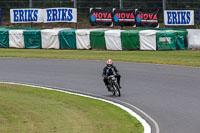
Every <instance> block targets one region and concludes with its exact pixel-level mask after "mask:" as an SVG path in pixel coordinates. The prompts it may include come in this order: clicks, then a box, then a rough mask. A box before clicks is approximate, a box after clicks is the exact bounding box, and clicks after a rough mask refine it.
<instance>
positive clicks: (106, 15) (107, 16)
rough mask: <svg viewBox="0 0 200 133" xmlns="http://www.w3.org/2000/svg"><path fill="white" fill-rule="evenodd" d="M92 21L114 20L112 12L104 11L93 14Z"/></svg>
mask: <svg viewBox="0 0 200 133" xmlns="http://www.w3.org/2000/svg"><path fill="white" fill-rule="evenodd" d="M91 21H92V22H95V21H102V22H112V14H111V13H102V12H98V13H97V12H96V13H93V14H91Z"/></svg>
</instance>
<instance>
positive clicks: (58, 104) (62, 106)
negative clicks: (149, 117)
mask: <svg viewBox="0 0 200 133" xmlns="http://www.w3.org/2000/svg"><path fill="white" fill-rule="evenodd" d="M143 130H144V129H143V127H142V125H141V124H140V123H139V121H137V120H136V119H135V118H134V117H132V116H131V115H130V114H128V113H127V112H125V111H124V110H122V109H120V108H119V107H116V106H114V105H112V104H109V103H105V102H102V101H99V100H94V99H90V98H85V97H80V96H75V95H71V94H66V93H62V92H57V91H52V90H45V89H41V88H35V87H34V88H33V87H27V86H22V85H10V84H4V83H0V133H50V132H55V133H142V132H143Z"/></svg>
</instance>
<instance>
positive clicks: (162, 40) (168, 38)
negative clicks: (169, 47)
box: [159, 37, 171, 43]
mask: <svg viewBox="0 0 200 133" xmlns="http://www.w3.org/2000/svg"><path fill="white" fill-rule="evenodd" d="M159 42H160V43H171V37H160V38H159Z"/></svg>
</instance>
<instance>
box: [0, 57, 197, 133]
mask: <svg viewBox="0 0 200 133" xmlns="http://www.w3.org/2000/svg"><path fill="white" fill-rule="evenodd" d="M114 64H115V65H116V66H117V68H118V69H119V71H120V74H121V76H122V83H121V84H122V87H123V88H122V90H121V92H122V96H121V97H114V96H111V93H109V92H108V91H107V90H106V88H105V87H104V84H103V81H102V77H101V74H102V69H103V67H104V65H105V62H103V61H79V60H62V59H25V58H0V81H9V82H18V83H30V84H36V85H41V86H51V87H58V88H62V89H71V90H75V91H81V92H86V93H91V94H94V95H99V96H102V97H107V98H111V99H114V100H119V101H122V102H126V103H129V104H131V105H133V106H136V107H138V108H139V109H141V110H142V111H144V112H145V113H147V114H148V115H149V116H150V117H151V118H153V119H154V120H155V121H156V122H157V123H158V125H159V129H160V132H161V133H199V132H200V124H199V122H200V68H198V67H182V66H169V65H154V64H145V63H144V64H143V63H123V62H114Z"/></svg>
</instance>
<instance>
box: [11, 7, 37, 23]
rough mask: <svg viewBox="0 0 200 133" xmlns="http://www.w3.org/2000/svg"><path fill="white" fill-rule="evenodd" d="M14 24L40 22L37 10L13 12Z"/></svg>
mask: <svg viewBox="0 0 200 133" xmlns="http://www.w3.org/2000/svg"><path fill="white" fill-rule="evenodd" d="M13 15H14V22H27V21H29V22H34V21H35V22H36V21H37V20H38V10H37V9H22V10H20V9H19V10H13Z"/></svg>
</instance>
